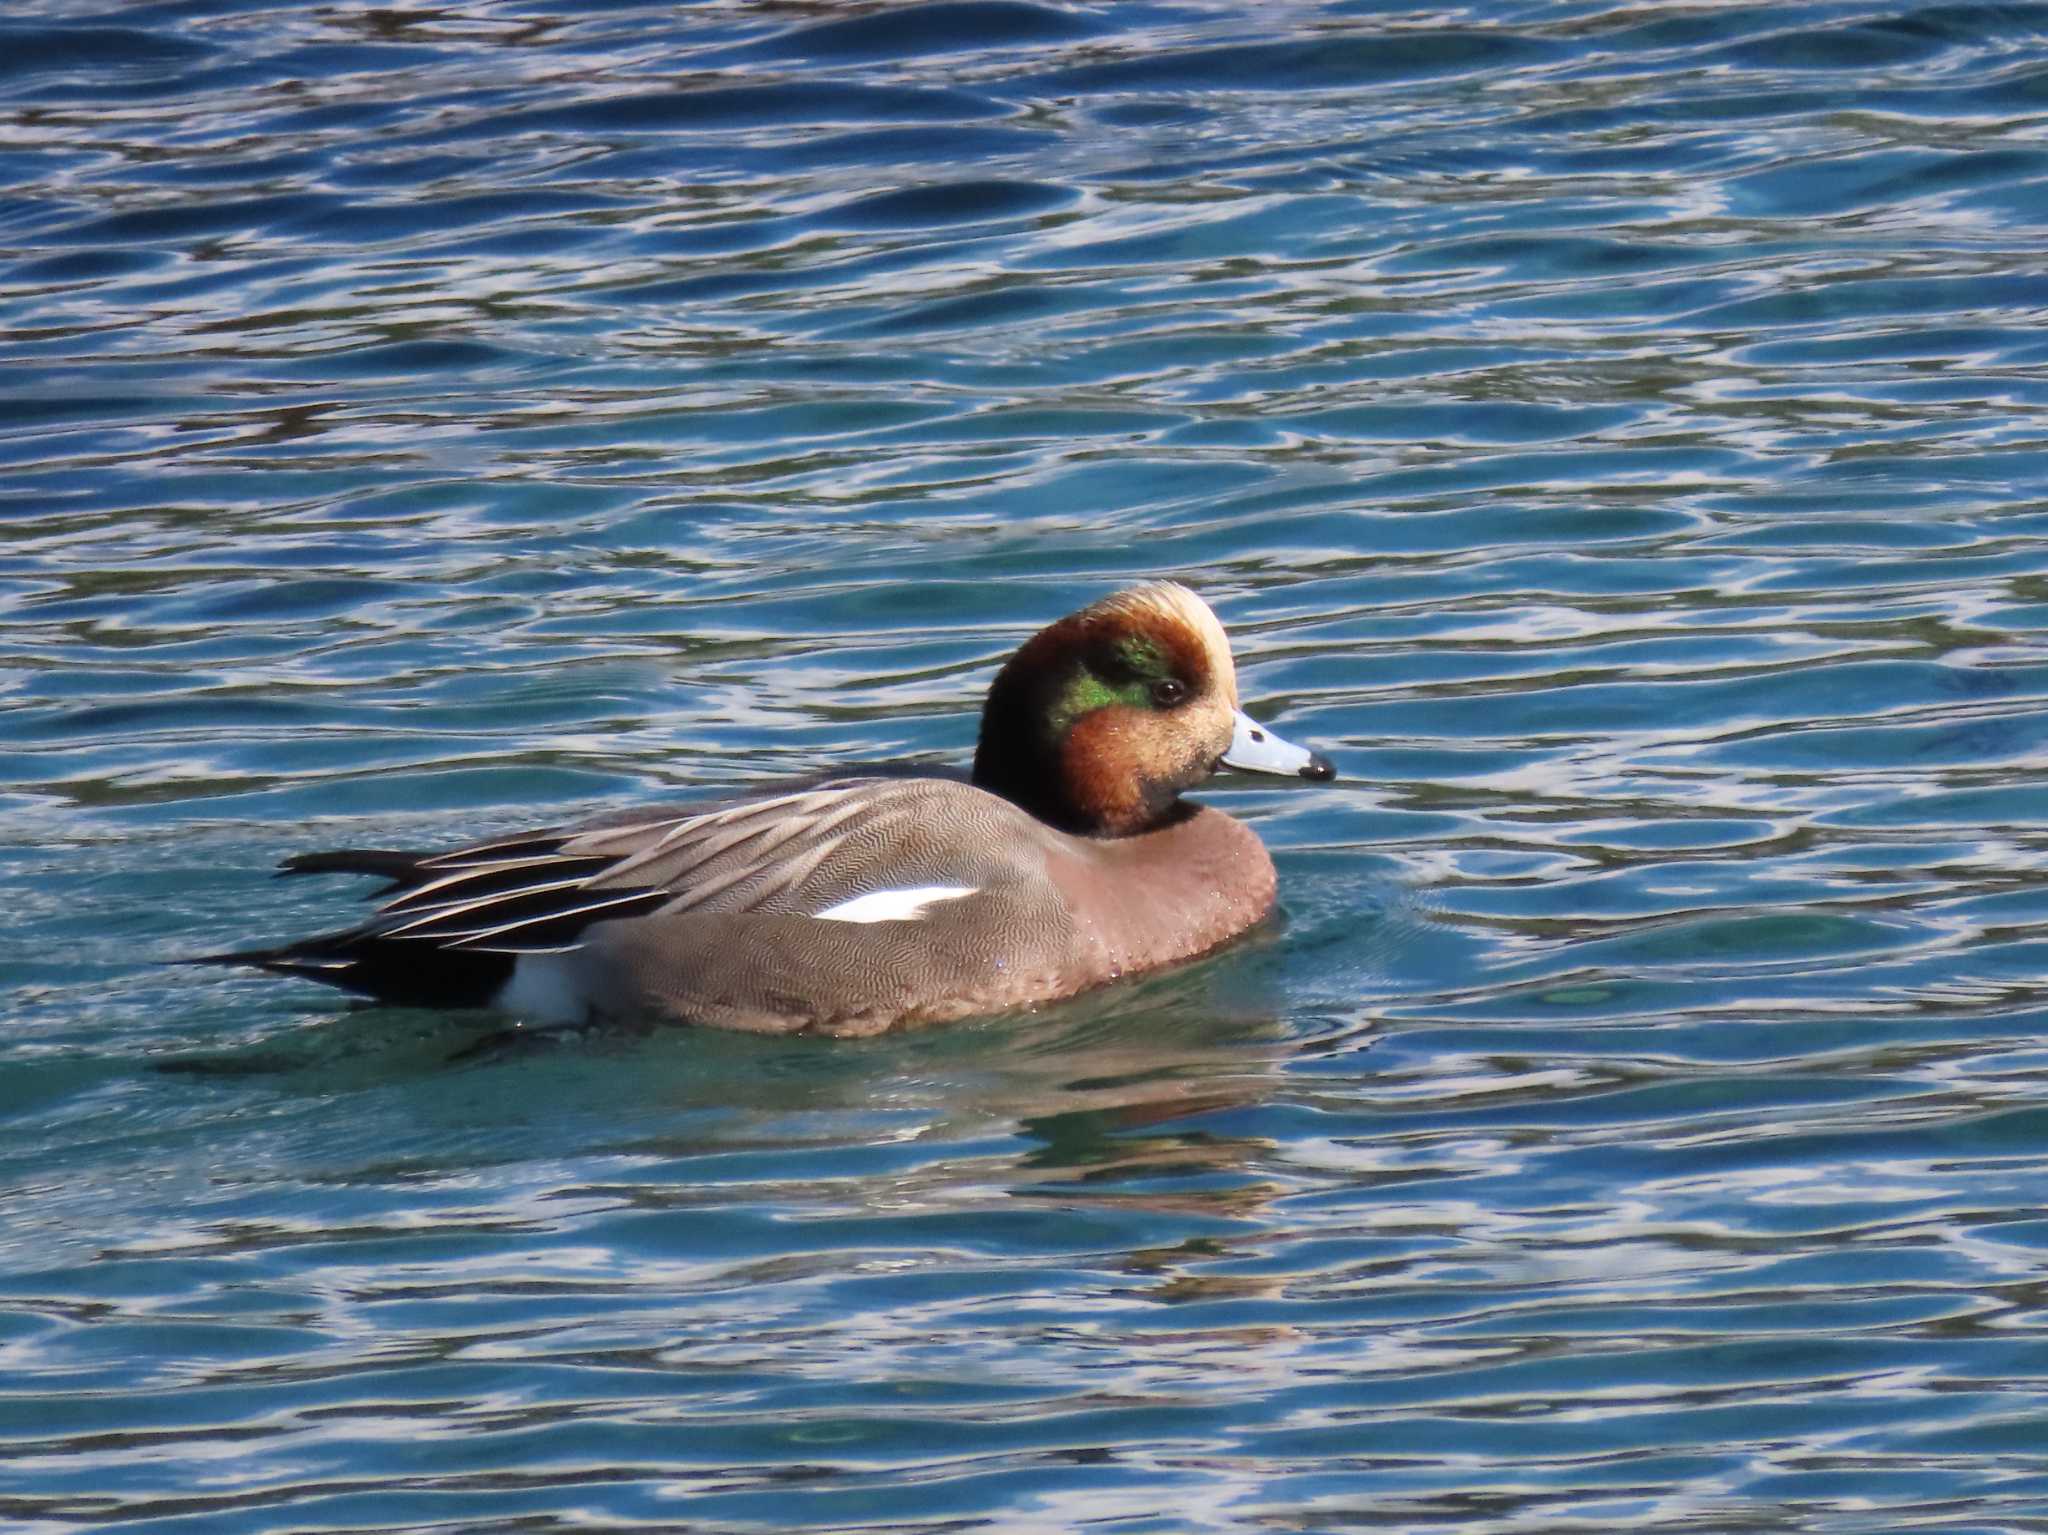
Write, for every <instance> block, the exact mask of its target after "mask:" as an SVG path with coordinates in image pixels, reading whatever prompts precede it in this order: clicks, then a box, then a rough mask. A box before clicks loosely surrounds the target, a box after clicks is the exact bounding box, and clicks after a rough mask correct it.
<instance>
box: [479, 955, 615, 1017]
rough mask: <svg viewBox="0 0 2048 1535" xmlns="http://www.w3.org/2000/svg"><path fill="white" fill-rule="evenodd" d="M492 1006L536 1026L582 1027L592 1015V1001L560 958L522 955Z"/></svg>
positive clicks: (556, 956)
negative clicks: (528, 1020)
mask: <svg viewBox="0 0 2048 1535" xmlns="http://www.w3.org/2000/svg"><path fill="white" fill-rule="evenodd" d="M491 1006H492V1007H494V1008H495V1009H497V1010H498V1011H499V1012H501V1013H513V1014H516V1015H517V1016H519V1017H521V1018H530V1019H532V1020H533V1021H534V1022H535V1023H581V1022H582V1021H583V1020H584V1018H585V1017H587V1016H588V1015H589V1012H590V1000H589V998H587V997H586V996H584V994H583V988H582V986H580V985H579V984H578V983H577V980H576V977H575V975H574V973H573V972H572V971H571V970H570V968H569V962H568V960H566V959H565V958H563V957H562V956H561V955H560V954H522V955H520V956H519V958H518V959H517V960H516V961H514V962H513V965H512V979H511V980H509V981H507V982H506V983H505V984H504V985H503V986H501V987H499V988H498V994H497V995H496V996H495V997H493V998H491Z"/></svg>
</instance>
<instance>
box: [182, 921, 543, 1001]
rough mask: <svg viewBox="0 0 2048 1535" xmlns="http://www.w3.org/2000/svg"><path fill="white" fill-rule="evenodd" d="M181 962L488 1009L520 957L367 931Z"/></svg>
mask: <svg viewBox="0 0 2048 1535" xmlns="http://www.w3.org/2000/svg"><path fill="white" fill-rule="evenodd" d="M171 963H172V964H177V965H233V966H247V967H249V968H250V969H254V970H264V971H268V972H269V973H270V974H272V975H291V976H297V977H299V978H300V979H301V980H307V981H318V982H319V983H320V984H321V985H323V986H334V987H338V988H340V989H341V990H342V991H347V992H353V993H354V994H355V995H357V996H359V997H370V998H373V999H374V1000H376V1001H378V1002H385V1003H389V1004H391V1005H393V1006H395V1007H488V1006H489V1005H490V1002H491V999H492V998H493V997H495V996H496V995H497V994H498V992H499V991H500V990H501V989H502V988H503V987H504V985H505V983H506V982H507V981H509V980H510V979H511V978H512V966H513V964H514V963H515V961H514V959H513V957H512V956H511V955H508V954H482V953H475V952H472V951H469V950H464V949H447V948H441V947H438V946H434V945H429V944H408V943H406V942H405V941H404V940H403V939H392V938H378V937H376V936H374V935H372V934H367V933H365V932H363V931H362V930H361V929H359V928H351V929H349V930H348V931H346V932H340V933H323V934H322V935H321V936H319V937H317V938H308V939H305V940H304V941H303V942H300V943H293V944H286V945H284V946H283V947H282V948H276V949H238V950H234V951H231V952H229V953H225V954H195V955H192V956H191V957H189V958H186V959H177V960H172V961H171Z"/></svg>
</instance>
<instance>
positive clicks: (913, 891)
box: [814, 885, 980, 922]
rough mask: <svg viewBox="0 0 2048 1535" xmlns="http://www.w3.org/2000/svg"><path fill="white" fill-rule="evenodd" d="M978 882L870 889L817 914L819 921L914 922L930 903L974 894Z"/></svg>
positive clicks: (977, 888) (977, 887) (954, 899)
mask: <svg viewBox="0 0 2048 1535" xmlns="http://www.w3.org/2000/svg"><path fill="white" fill-rule="evenodd" d="M979 888H980V887H979V886H976V885H913V886H911V887H910V888H909V889H907V890H870V891H869V892H868V893H867V894H866V895H857V896H855V897H854V898H853V899H852V900H850V901H841V902H840V903H839V904H838V905H836V906H827V907H826V908H825V909H824V910H823V911H821V912H816V913H814V915H815V916H816V917H817V919H818V920H819V921H820V922H915V921H917V920H918V919H919V918H920V917H922V916H923V915H924V909H925V908H926V907H927V906H931V905H935V904H936V903H937V902H940V901H957V900H959V899H960V897H962V896H963V895H973V894H975V893H976V892H977V891H978V890H979Z"/></svg>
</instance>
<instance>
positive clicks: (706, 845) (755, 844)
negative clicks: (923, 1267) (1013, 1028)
mask: <svg viewBox="0 0 2048 1535" xmlns="http://www.w3.org/2000/svg"><path fill="white" fill-rule="evenodd" d="M1221 767H1229V768H1239V769H1246V770H1249V771H1252V772H1260V773H1277V774H1281V775H1284V776H1288V777H1296V778H1305V779H1329V778H1332V777H1334V776H1335V770H1334V769H1333V768H1332V767H1331V765H1330V763H1329V761H1328V759H1326V758H1324V757H1323V756H1321V755H1320V754H1318V753H1316V752H1311V751H1307V750H1305V749H1303V748H1302V747H1299V746H1293V745H1290V744H1289V743H1287V742H1286V741H1283V740H1281V739H1280V738H1279V737H1278V736H1276V735H1274V734H1273V733H1272V732H1271V731H1269V730H1266V729H1265V728H1264V727H1263V726H1260V725H1257V724H1254V723H1253V722H1252V721H1251V720H1250V719H1248V718H1247V717H1246V716H1245V715H1244V714H1243V713H1242V712H1240V711H1239V709H1238V707H1237V673H1236V668H1235V667H1234V666H1233V664H1232V662H1231V656H1230V643H1229V641H1228V640H1227V639H1226V638H1225V636H1224V633H1223V626H1222V625H1221V624H1220V623H1218V622H1217V620H1216V615H1215V614H1214V613H1212V612H1211V611H1210V610H1209V608H1208V605H1207V604H1205V603H1204V602H1203V601H1202V600H1201V599H1200V598H1199V597H1197V596H1196V595H1195V594H1194V593H1193V592H1191V591H1189V590H1187V588H1185V587H1182V586H1178V585H1174V584H1172V583H1170V582H1158V583H1154V584H1151V585H1146V586H1138V587H1133V588H1131V589H1129V590H1127V591H1121V592H1117V593H1115V594H1114V595H1112V596H1109V597H1105V598H1103V599H1102V600H1101V601H1099V602H1095V603H1093V604H1091V605H1090V606H1088V607H1086V608H1083V609H1082V610H1081V611H1080V612H1078V613H1073V614H1070V615H1069V616H1067V617H1066V618H1063V619H1061V620H1059V622H1057V623H1055V624H1053V625H1051V626H1050V627H1048V628H1046V629H1044V630H1041V631H1040V632H1039V633H1038V634H1037V635H1035V636H1033V637H1032V638H1031V639H1030V640H1028V641H1026V642H1025V644H1024V646H1023V647H1022V648H1021V649H1020V650H1018V652H1017V653H1016V654H1015V655H1014V656H1012V657H1011V658H1010V660H1009V661H1008V662H1007V663H1006V664H1005V665H1004V666H1003V668H1002V670H1001V671H1000V672H998V673H997V674H996V678H995V681H994V682H993V683H992V684H991V685H990V687H989V691H988V699H987V702H986V704H985V705H984V706H983V709H982V716H981V737H980V743H979V745H978V746H977V748H976V751H975V756H974V771H973V774H972V776H971V778H969V779H967V780H966V781H962V780H961V779H959V778H957V777H948V776H943V775H941V774H939V773H937V772H931V771H915V772H909V773H904V772H879V771H869V772H865V773H845V774H833V775H828V776H824V777H819V778H814V779H809V780H805V781H801V782H798V783H795V784H784V785H780V786H776V787H770V788H765V789H761V790H757V791H753V792H749V793H746V794H743V795H741V796H739V797H737V798H733V799H729V800H726V801H723V802H720V803H716V804H712V805H708V806H693V807H690V808H686V809H677V808H675V807H664V808H659V809H651V810H642V811H638V812H633V813H628V814H625V815H617V816H611V817H606V818H604V819H600V820H596V821H591V822H586V823H584V824H581V825H577V826H571V827H567V828H563V829H558V830H552V831H541V832H535V833H533V834H531V835H528V836H520V837H512V838H509V839H504V840H499V841H490V842H480V843H476V844H474V845H471V846H468V847H462V848H457V849H456V850H454V851H453V852H445V853H409V852H396V851H391V850H386V849H379V848H351V849H344V850H341V851H336V852H324V853H307V854H301V855H299V856H297V857H294V858H290V859H287V860H286V861H285V863H284V865H283V872H285V873H289V874H327V873H347V874H368V875H375V876H379V877H381V878H384V879H386V880H388V881H390V883H389V884H387V885H386V886H385V887H384V888H383V889H382V890H381V891H379V892H378V894H379V895H381V896H383V897H386V898H387V899H385V900H384V903H383V905H382V906H380V907H379V908H378V910H377V912H376V914H375V915H374V916H372V917H370V918H369V919H368V920H367V921H365V922H362V923H360V924H358V925H357V926H355V927H351V928H348V929H345V930H343V931H340V932H334V933H328V934H324V935H321V936H318V937H313V938H307V939H303V940H301V941H299V942H297V943H290V944H285V945H283V946H282V947H279V948H274V949H249V950H243V951H239V952H236V953H231V954H215V955H207V956H205V957H204V958H202V959H200V960H199V961H196V962H197V963H203V964H230V965H252V966H255V967H256V968H258V969H262V970H267V971H272V972H274V973H277V974H281V975H295V976H303V977H305V978H307V979H309V980H314V981H321V982H324V983H326V984H327V985H330V986H338V987H340V988H342V989H343V990H346V991H351V992H355V993H358V994H360V995H363V996H368V997H372V998H375V999H377V1000H379V1001H382V1002H387V1003H393V1004H398V1005H407V1006H426V1007H491V1008H495V1009H497V1010H499V1011H502V1012H507V1013H511V1014H515V1015H518V1016H521V1017H523V1018H526V1019H529V1020H532V1021H534V1022H541V1023H579V1022H588V1021H597V1020H603V1019H610V1018H617V1019H625V1018H648V1017H653V1018H659V1019H667V1020H674V1021H680V1022H688V1023H696V1024H706V1025H711V1026H714V1027H718V1028H726V1029H744V1030H750V1031H754V1032H761V1033H795V1032H799V1031H803V1030H811V1031H814V1032H817V1033H821V1034H831V1035H863V1034H875V1033H879V1032H881V1031H882V1030H885V1029H888V1028H891V1027H894V1026H897V1025H902V1024H912V1023H936V1022H942V1021H946V1020H950V1019H957V1018H965V1017H970V1016H973V1015H976V1014H983V1013H992V1012H999V1011H1003V1010H1006V1009H1010V1008H1019V1007H1028V1006H1032V1005H1034V1004H1038V1003H1043V1002H1049V1001H1053V1000H1055V999H1057V998H1061V997H1066V996H1071V995H1073V994H1075V993H1077V992H1081V991H1085V990H1087V989H1089V988H1091V987H1094V986H1098V985H1101V984H1103V983H1105V982H1108V981H1113V980H1116V979H1117V978H1119V977H1121V976H1126V975H1132V974H1136V973H1138V972H1140V971H1145V970H1152V969H1155V968H1157V967H1159V966H1161V965H1166V964H1171V963H1173V962H1174V961H1176V960H1184V959H1190V958H1193V957H1194V956H1196V955H1198V954H1202V953H1205V952H1207V951H1208V950H1211V949H1214V948H1216V947H1217V946H1218V945H1220V944H1223V943H1225V942H1227V941H1228V940H1229V939H1231V938H1234V937H1236V936H1237V935H1238V934H1240V933H1242V932H1243V931H1244V930H1245V929H1246V928H1248V927H1250V926H1252V924H1254V923H1255V922H1257V921H1258V920H1259V919H1260V918H1261V917H1263V916H1265V914H1266V913H1267V911H1268V910H1270V909H1271V907H1272V904H1273V896H1274V886H1275V878H1274V872H1273V861H1272V859H1271V858H1270V857H1268V856H1267V853H1266V849H1265V847H1264V845H1263V844H1262V843H1261V842H1260V841H1259V839H1258V837H1257V836H1256V835H1255V834H1254V833H1253V832H1252V831H1251V829H1250V828H1249V827H1247V826H1245V825H1244V824H1243V823H1242V822H1240V821H1236V820H1233V819H1232V818H1231V817H1229V816H1227V815H1224V814H1223V813H1222V812H1220V811H1217V810H1213V809H1210V808H1208V807H1206V806H1202V805H1196V804H1191V803H1189V802H1188V801H1186V800H1184V799H1182V798H1181V794H1182V793H1183V791H1185V790H1187V789H1191V788H1193V787H1194V786H1195V785H1197V784H1199V783H1201V782H1202V781H1203V780H1204V779H1206V778H1208V777H1209V776H1210V775H1211V774H1212V773H1214V772H1215V771H1216V770H1217V769H1218V768H1221Z"/></svg>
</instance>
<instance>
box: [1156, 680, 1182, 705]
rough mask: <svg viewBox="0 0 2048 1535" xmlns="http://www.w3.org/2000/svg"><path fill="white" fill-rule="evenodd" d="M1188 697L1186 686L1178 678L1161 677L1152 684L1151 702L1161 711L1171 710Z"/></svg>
mask: <svg viewBox="0 0 2048 1535" xmlns="http://www.w3.org/2000/svg"><path fill="white" fill-rule="evenodd" d="M1187 696H1188V685H1187V684H1186V683H1185V682H1182V681H1181V680H1180V678H1178V677H1161V678H1160V679H1159V680H1158V681H1157V682H1155V683H1153V684H1152V702H1154V703H1155V704H1157V705H1159V707H1160V708H1162V709H1171V708H1172V707H1173V706H1174V705H1175V704H1177V703H1179V702H1181V701H1182V700H1183V699H1185V698H1186V697H1187Z"/></svg>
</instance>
